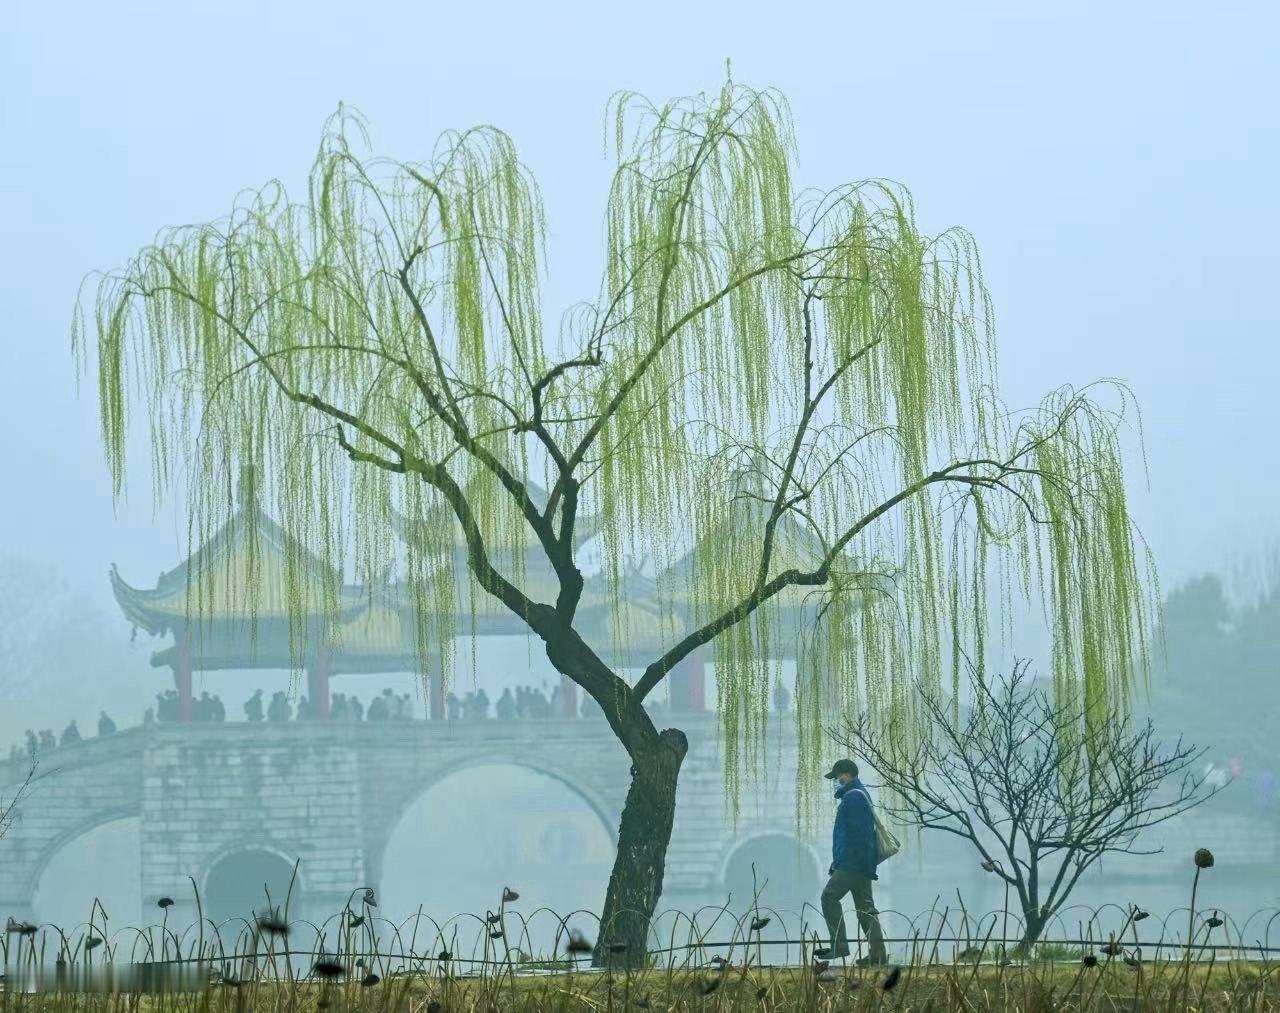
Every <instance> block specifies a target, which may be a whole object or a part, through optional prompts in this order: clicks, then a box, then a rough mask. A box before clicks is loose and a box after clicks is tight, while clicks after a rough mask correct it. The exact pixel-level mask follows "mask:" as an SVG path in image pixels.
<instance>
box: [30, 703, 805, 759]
mask: <svg viewBox="0 0 1280 1013" xmlns="http://www.w3.org/2000/svg"><path fill="white" fill-rule="evenodd" d="M790 706H791V694H790V693H788V692H787V690H786V688H785V687H783V686H782V685H781V684H779V685H778V686H777V687H776V688H775V690H774V709H775V710H776V711H778V712H779V713H786V712H787V711H788V710H789V709H790ZM645 707H646V709H647V710H649V712H650V714H653V715H655V716H656V715H658V714H660V713H665V711H666V710H667V709H668V708H667V705H666V704H665V703H660V702H658V701H654V702H652V703H646V704H645ZM489 709H490V701H489V696H488V694H487V693H485V691H484V690H483V689H477V690H473V691H471V692H468V693H465V694H463V695H462V696H461V697H459V696H458V695H457V694H455V693H449V694H448V695H447V696H446V697H445V717H446V718H448V720H450V721H482V720H485V719H486V718H489V717H490V713H489ZM564 711H565V706H564V699H563V697H562V695H561V691H560V687H559V686H558V685H557V686H556V687H555V688H553V689H552V691H551V693H550V695H548V694H547V693H546V692H545V691H544V690H543V689H539V688H537V687H534V686H517V687H516V688H515V690H514V691H513V690H512V689H510V688H507V689H504V690H503V691H502V695H501V696H500V697H498V699H497V702H496V703H494V704H493V715H492V716H493V717H494V718H496V719H498V720H499V721H515V720H523V719H528V718H532V719H535V720H536V719H543V718H556V717H560V716H562V715H563V714H564ZM578 712H579V713H580V714H581V716H582V717H602V716H603V713H604V712H603V711H602V710H601V709H600V705H599V704H598V703H596V702H595V700H593V699H592V698H591V697H589V696H586V695H585V694H583V699H582V703H581V706H580V707H579V709H578ZM179 715H180V704H179V698H178V691H177V690H173V689H170V690H166V691H165V692H162V693H157V694H156V705H155V707H148V708H147V709H146V712H145V713H144V714H143V716H142V723H143V724H144V725H150V724H152V723H154V722H161V723H169V722H176V721H178V720H179ZM244 716H245V720H246V721H250V722H257V721H267V722H283V721H314V720H328V721H408V720H412V719H414V718H415V717H416V713H415V708H414V703H413V699H412V697H411V696H410V695H409V694H408V693H399V694H397V693H393V692H392V691H391V690H390V689H389V688H388V689H384V690H383V691H382V694H381V695H380V696H376V697H374V698H373V699H372V700H371V701H370V702H369V705H368V706H367V707H366V706H365V705H364V704H363V703H361V702H360V699H359V697H357V696H355V695H354V694H352V695H350V696H348V695H347V694H345V693H335V694H334V695H333V697H332V699H331V700H330V703H329V714H328V716H327V717H324V718H322V716H321V715H319V714H318V713H317V712H316V707H315V705H314V703H313V702H312V701H310V700H308V699H307V698H306V696H302V697H299V698H298V702H297V704H296V705H295V704H293V703H291V702H290V700H289V696H288V694H286V693H284V692H282V691H280V690H277V691H276V692H275V693H273V694H272V696H271V699H270V700H268V701H266V703H265V706H264V702H263V691H262V690H260V689H259V690H255V691H254V694H253V695H252V696H251V697H249V699H248V700H247V701H246V702H245V705H244ZM191 719H192V720H193V721H225V720H226V719H227V708H226V706H225V705H224V704H223V702H222V698H221V697H220V696H218V694H216V693H214V694H210V693H208V692H207V691H206V692H202V693H201V694H200V696H199V697H196V698H194V699H193V700H192V701H191ZM115 732H116V723H115V722H114V721H112V720H111V718H110V717H108V716H107V712H106V711H101V712H99V715H98V735H99V736H104V735H114V734H115ZM82 738H83V736H82V735H81V734H80V729H79V728H78V727H77V725H76V722H75V721H72V722H71V723H70V724H68V725H67V727H66V728H64V729H63V730H62V735H61V736H56V735H54V733H53V731H52V729H48V728H46V729H44V730H42V731H40V732H33V731H31V730H30V729H28V730H27V734H26V741H25V744H24V745H23V746H19V745H16V744H15V745H13V746H10V748H9V759H10V760H15V761H16V760H21V759H23V758H24V757H27V756H30V755H31V754H32V753H33V752H40V753H45V752H48V751H49V750H51V749H55V748H57V747H58V746H60V745H61V746H67V745H71V744H72V743H75V742H79V741H80V740H81V739H82Z"/></svg>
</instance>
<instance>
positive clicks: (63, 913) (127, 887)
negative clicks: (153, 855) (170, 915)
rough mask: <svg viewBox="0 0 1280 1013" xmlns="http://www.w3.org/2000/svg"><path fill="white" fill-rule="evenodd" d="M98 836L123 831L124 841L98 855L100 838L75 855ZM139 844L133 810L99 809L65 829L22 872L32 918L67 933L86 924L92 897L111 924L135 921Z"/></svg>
mask: <svg viewBox="0 0 1280 1013" xmlns="http://www.w3.org/2000/svg"><path fill="white" fill-rule="evenodd" d="M100 831H108V832H110V831H115V832H116V833H117V834H119V833H120V832H123V833H124V835H125V838H126V839H125V840H116V841H113V842H111V843H113V844H114V845H115V847H114V848H110V849H108V851H109V852H115V854H110V853H109V854H106V855H104V854H103V841H102V840H101V839H99V840H98V841H96V842H93V847H92V850H91V853H88V854H83V855H79V856H77V855H75V854H74V853H75V852H76V851H77V850H84V849H87V848H89V845H90V843H91V842H90V841H89V840H88V839H89V838H92V837H95V836H98V834H99V832H100ZM140 842H141V814H140V813H139V811H138V809H137V808H136V807H117V808H112V809H105V810H99V811H97V812H93V813H90V814H89V816H88V818H86V819H84V820H82V821H80V822H78V823H76V824H74V825H71V826H68V827H66V828H65V829H64V830H62V831H61V832H60V833H59V834H58V835H57V836H56V837H54V838H53V839H52V840H50V841H49V842H48V843H47V844H46V845H45V846H44V848H43V850H42V851H41V853H40V855H39V857H38V858H37V859H36V861H35V862H33V863H32V864H31V865H30V866H29V868H28V870H27V882H26V885H25V889H24V891H23V893H24V895H25V896H26V897H27V898H29V900H30V904H31V907H32V909H33V911H34V913H35V915H36V917H38V918H39V919H40V920H41V921H44V922H51V923H53V924H56V925H58V926H59V927H60V928H63V929H66V930H70V929H71V928H72V927H73V926H74V925H77V924H79V923H81V922H84V921H87V920H88V918H89V914H90V910H91V908H92V907H93V901H94V899H95V898H97V899H98V900H100V901H101V903H102V906H103V907H104V908H106V909H107V911H108V913H109V914H110V916H111V917H112V919H113V920H116V921H118V922H120V923H122V924H123V923H132V922H134V921H136V920H137V918H138V916H139V915H140V914H141V912H142V858H141V855H140V853H139V852H140V848H141V844H140ZM64 859H67V861H66V862H64V861H63V860H64ZM77 859H78V860H77ZM104 866H108V867H104ZM72 897H74V899H72Z"/></svg>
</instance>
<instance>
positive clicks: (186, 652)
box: [111, 483, 820, 721]
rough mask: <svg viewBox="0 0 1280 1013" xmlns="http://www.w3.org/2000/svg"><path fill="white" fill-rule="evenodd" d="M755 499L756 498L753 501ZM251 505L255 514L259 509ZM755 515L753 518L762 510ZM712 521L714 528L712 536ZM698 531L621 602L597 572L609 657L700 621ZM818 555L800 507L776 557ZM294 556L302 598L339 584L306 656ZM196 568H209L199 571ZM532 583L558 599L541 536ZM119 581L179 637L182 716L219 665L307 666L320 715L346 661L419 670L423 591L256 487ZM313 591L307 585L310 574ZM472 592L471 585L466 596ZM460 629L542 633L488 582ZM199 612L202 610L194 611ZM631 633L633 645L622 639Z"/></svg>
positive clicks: (348, 670)
mask: <svg viewBox="0 0 1280 1013" xmlns="http://www.w3.org/2000/svg"><path fill="white" fill-rule="evenodd" d="M529 491H530V497H531V499H533V501H534V503H535V505H539V506H545V504H546V501H547V493H546V491H545V490H544V489H542V488H541V487H539V486H537V485H536V484H534V483H530V484H529ZM747 509H752V508H750V507H748V508H747ZM250 512H252V516H250ZM753 519H754V518H753ZM395 525H396V530H397V534H398V535H399V536H400V537H401V538H402V539H404V540H412V539H414V538H415V537H417V536H416V535H415V532H414V531H413V530H412V526H411V525H410V524H409V523H408V522H406V521H405V520H404V518H401V517H396V518H395ZM452 530H453V531H454V539H453V543H452V556H453V567H454V572H455V574H456V578H455V579H457V580H458V582H459V585H460V586H461V585H463V584H464V583H465V584H466V585H467V586H470V581H469V578H468V576H467V572H466V570H467V561H466V546H465V544H464V542H463V539H462V534H461V529H460V528H459V526H458V525H456V524H455V525H452ZM599 530H600V525H599V520H598V518H597V517H595V516H584V517H582V518H581V519H580V520H579V522H578V525H577V532H576V536H575V548H577V547H580V546H581V545H582V544H584V543H585V542H587V541H589V540H590V539H591V538H593V537H594V536H595V535H596V534H598V533H599ZM716 537H717V535H716V534H715V533H713V534H712V535H710V536H707V538H708V539H714V538H716ZM703 547H704V543H699V544H698V545H695V546H694V547H693V549H691V550H690V551H689V552H688V553H687V554H686V555H685V556H684V557H682V558H681V559H680V560H678V561H677V562H676V563H675V564H674V565H672V566H671V567H669V568H668V569H666V570H664V571H663V572H661V573H659V574H658V575H657V577H656V578H651V577H647V576H645V575H643V574H642V573H640V572H639V571H638V570H636V569H634V568H633V569H631V570H629V571H628V572H627V573H625V574H624V575H623V577H622V578H621V579H622V588H621V592H622V593H621V601H622V606H621V609H620V610H618V613H617V614H615V611H614V609H613V608H612V595H611V589H610V587H609V586H608V581H607V580H606V578H605V577H603V576H602V575H600V576H593V577H590V578H588V580H587V582H586V586H585V587H584V589H583V595H582V600H581V603H580V605H579V609H578V614H577V620H576V626H577V629H578V630H579V632H581V633H582V635H583V636H584V637H585V639H586V640H587V641H588V642H589V643H590V644H592V646H593V647H594V648H595V649H596V650H597V651H598V652H600V655H601V657H603V658H604V659H605V660H606V661H607V662H608V663H609V664H611V665H614V666H618V667H627V666H629V665H630V664H632V663H640V662H643V661H647V660H652V659H653V658H655V657H657V656H659V655H660V654H661V653H662V650H663V649H665V647H669V646H670V645H671V644H673V643H674V642H675V640H676V639H677V638H678V637H679V636H681V635H683V634H684V632H685V631H686V630H688V629H690V628H692V624H693V622H694V619H695V617H694V615H693V612H694V603H693V600H692V594H691V588H692V586H693V580H694V579H695V575H696V569H695V565H694V560H695V554H696V553H697V552H698V551H700V550H701V549H702V548H703ZM819 555H820V546H819V543H818V541H817V539H816V538H815V537H814V536H813V535H812V534H811V533H810V532H808V531H807V530H806V529H805V528H803V527H802V526H801V525H800V524H799V523H797V522H796V521H795V520H794V519H793V518H791V517H790V516H784V518H783V519H782V521H781V523H780V524H779V528H778V537H777V541H776V543H775V552H774V564H775V565H774V569H775V570H777V569H781V568H785V567H790V566H797V567H812V566H813V565H814V564H815V563H816V560H817V558H818V557H819ZM494 562H495V563H496V564H497V565H498V566H499V568H500V569H501V570H503V571H504V572H507V573H508V575H511V570H512V567H511V566H510V565H509V564H510V562H511V560H510V559H503V558H502V554H495V558H494ZM290 566H292V567H293V570H294V573H295V575H296V577H295V588H294V590H295V593H301V595H302V600H303V601H323V600H325V597H324V596H325V595H326V593H327V594H329V595H330V596H332V594H333V593H334V592H335V591H336V594H337V601H338V608H337V620H338V621H337V625H336V629H334V628H330V629H328V630H325V629H324V627H325V625H326V624H325V623H324V621H323V620H322V618H321V615H320V610H319V609H316V610H315V615H314V617H313V618H311V619H309V620H308V621H307V622H306V624H305V625H306V635H305V636H304V637H303V643H304V644H305V645H307V646H305V647H304V649H303V651H302V652H301V656H299V651H298V650H297V645H296V643H293V642H291V631H290V624H289V608H288V600H287V597H288V594H289V584H288V581H287V580H286V574H287V573H288V572H289V567H290ZM196 574H200V575H201V576H200V578H199V579H197V577H196ZM520 583H521V585H522V587H523V589H524V590H525V592H526V593H528V594H529V595H530V596H531V597H533V598H534V599H535V600H541V601H552V600H554V598H555V595H556V593H557V591H558V583H557V581H556V577H555V574H554V571H553V570H552V568H551V565H550V563H549V562H548V561H547V559H546V557H545V554H544V553H542V552H541V551H539V550H538V548H537V547H536V545H531V546H530V547H529V548H528V549H526V551H525V559H524V576H523V578H522V580H521V581H520ZM111 584H112V590H113V592H114V594H115V598H116V601H117V602H118V603H119V604H120V608H121V609H122V611H123V612H124V615H125V617H126V618H127V619H128V620H129V621H130V622H131V623H132V624H133V625H134V626H135V627H136V628H140V629H143V630H145V631H146V632H147V633H149V634H151V635H152V636H164V637H169V636H171V637H172V638H173V643H172V644H171V646H169V647H167V648H165V649H163V650H160V651H157V652H155V653H154V654H153V655H152V656H151V664H152V666H154V667H157V668H164V667H167V668H170V669H171V670H172V671H173V679H174V685H175V686H176V688H177V692H178V712H179V719H180V720H183V721H189V720H190V719H191V714H192V692H191V685H192V673H193V672H196V671H214V670H218V669H232V670H241V669H276V670H279V669H293V668H295V666H299V665H300V667H302V668H304V669H305V670H306V673H307V684H308V693H309V696H310V699H311V701H312V704H313V705H314V707H315V710H316V713H317V715H318V716H326V715H327V714H328V713H329V698H330V693H329V685H330V680H331V679H333V678H334V677H337V676H341V675H344V674H356V673H360V674H371V673H378V672H411V671H416V670H418V667H419V662H420V653H419V650H418V645H417V634H416V622H415V615H414V611H413V606H412V603H411V602H410V601H409V599H408V596H407V594H406V593H405V589H404V587H403V585H399V586H397V585H391V586H389V587H386V588H380V589H370V588H367V587H364V586H361V585H349V584H343V583H342V581H341V580H340V579H339V578H338V576H337V575H336V574H335V573H334V572H333V571H332V570H331V569H330V568H329V567H328V566H327V565H326V564H325V563H324V562H323V561H322V560H320V559H318V558H317V557H316V556H314V555H313V554H311V553H309V552H307V551H306V550H305V549H304V548H302V547H301V546H300V545H299V544H298V543H297V542H296V541H295V540H294V539H292V538H291V537H290V536H289V534H288V533H287V532H285V531H284V530H283V529H282V528H281V527H280V525H278V524H277V523H276V522H275V521H274V520H272V519H271V518H270V517H268V516H267V515H266V514H265V513H264V512H263V511H262V509H261V508H260V507H259V506H258V505H257V503H256V501H255V500H253V499H252V498H251V497H250V498H245V499H242V501H241V504H240V508H239V510H238V511H237V512H236V513H235V514H234V515H233V516H232V517H231V519H230V520H229V521H228V522H227V524H226V525H224V526H223V527H222V528H221V529H220V530H219V531H218V532H217V533H216V534H214V535H213V537H211V538H210V539H209V540H208V541H207V542H205V543H204V544H203V545H201V546H200V547H199V548H198V549H196V551H195V552H194V553H193V554H192V555H191V556H190V557H189V558H188V559H186V560H185V561H183V562H182V563H180V564H179V565H178V566H176V567H174V568H173V569H172V570H169V571H167V572H166V573H162V574H161V575H160V577H159V579H158V580H157V581H156V584H155V586H154V587H152V588H145V589H143V588H136V587H134V586H132V585H130V584H129V583H127V582H126V581H125V580H124V579H123V578H122V577H121V576H120V574H119V572H118V570H117V569H116V567H115V565H114V564H113V565H112V567H111ZM299 587H300V588H301V591H300V592H298V590H297V589H298V588H299ZM812 593H813V589H811V588H806V587H793V588H788V589H787V590H785V591H783V592H782V594H781V596H780V600H779V601H777V602H776V604H777V605H780V606H781V608H782V614H781V617H780V618H781V624H780V625H781V629H780V631H779V633H780V635H779V636H778V637H776V638H775V643H774V644H773V645H771V648H770V653H771V655H773V656H774V657H776V658H780V659H781V658H794V656H795V645H796V640H797V637H796V636H795V634H796V633H798V632H799V629H800V625H801V623H802V622H803V620H804V618H805V616H806V615H807V614H811V613H812V611H813V608H814V604H813V600H812V598H811V595H812ZM463 597H464V596H459V598H460V599H463ZM458 605H459V608H458V611H459V614H458V615H456V616H455V617H454V627H453V628H454V629H455V630H458V631H459V633H460V634H467V633H474V635H476V636H530V635H531V634H530V631H529V629H528V627H527V626H526V625H525V624H524V622H523V621H522V620H520V619H519V618H518V617H517V616H514V615H512V614H511V613H510V612H509V611H508V610H507V608H506V607H505V606H504V605H502V603H501V602H499V601H497V600H496V599H494V598H493V597H492V596H490V595H487V594H483V593H477V594H475V595H474V597H467V598H466V600H460V601H459V603H458ZM191 617H197V618H196V619H195V621H194V622H192V621H191ZM620 643H625V649H619V644H620ZM706 658H707V652H706V649H705V648H699V649H697V650H695V651H694V652H692V653H691V654H690V655H689V656H688V657H687V658H686V659H684V661H682V662H681V664H680V665H679V666H677V667H676V668H675V669H674V670H673V671H672V672H671V673H670V675H669V676H668V680H669V690H670V694H671V696H670V700H671V707H672V709H673V710H674V711H677V712H689V711H703V710H705V709H706ZM577 688H578V687H577V685H576V684H575V683H573V682H572V681H571V680H569V679H567V678H564V677H561V693H560V697H561V701H562V704H563V709H564V716H566V717H569V716H576V715H577V710H578V693H577ZM428 713H429V716H430V717H431V718H433V719H441V718H443V717H444V716H445V699H444V687H443V682H442V680H441V677H440V674H439V671H438V670H434V669H433V670H432V671H431V674H430V688H429V704H428Z"/></svg>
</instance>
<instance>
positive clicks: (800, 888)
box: [720, 828, 823, 911]
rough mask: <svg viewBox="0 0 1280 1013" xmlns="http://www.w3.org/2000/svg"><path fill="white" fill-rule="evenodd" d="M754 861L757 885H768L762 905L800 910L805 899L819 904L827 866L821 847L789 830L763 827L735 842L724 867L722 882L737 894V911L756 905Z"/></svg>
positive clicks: (735, 903)
mask: <svg viewBox="0 0 1280 1013" xmlns="http://www.w3.org/2000/svg"><path fill="white" fill-rule="evenodd" d="M752 863H754V864H755V867H756V868H755V873H756V879H755V882H756V885H757V886H760V885H761V884H764V887H763V890H762V891H761V894H760V905H761V907H779V908H782V909H791V908H794V909H797V910H798V908H799V905H800V904H801V903H803V902H805V901H807V902H809V903H811V904H816V903H817V898H818V894H819V892H820V891H821V889H822V868H823V866H822V864H821V860H820V858H819V856H818V852H817V849H815V848H814V846H813V845H812V844H811V843H809V842H807V841H803V840H801V839H799V838H798V837H796V836H795V835H794V834H793V833H790V832H788V831H786V830H782V829H780V828H779V829H767V828H761V829H759V830H757V831H755V832H753V833H751V834H750V835H748V836H746V837H743V838H740V839H738V840H736V841H734V842H733V843H732V844H731V845H730V846H729V848H728V850H727V851H726V853H725V855H724V859H723V861H722V863H721V866H720V883H721V885H722V887H723V888H724V890H725V891H726V893H727V894H728V893H731V894H732V895H733V905H734V908H735V910H738V911H745V910H747V909H748V908H749V907H750V906H751V904H752V900H753V895H752V876H751V866H752ZM765 880H768V882H767V883H765ZM726 899H727V898H726Z"/></svg>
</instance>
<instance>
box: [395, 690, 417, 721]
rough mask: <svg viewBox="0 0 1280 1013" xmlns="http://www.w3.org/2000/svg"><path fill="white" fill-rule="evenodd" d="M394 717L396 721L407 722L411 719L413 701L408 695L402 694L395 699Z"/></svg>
mask: <svg viewBox="0 0 1280 1013" xmlns="http://www.w3.org/2000/svg"><path fill="white" fill-rule="evenodd" d="M395 701H396V702H395V711H394V712H393V713H394V716H395V719H396V720H397V721H408V720H409V719H411V718H412V717H413V700H412V699H411V698H410V697H409V694H408V693H403V694H401V695H400V696H397V697H396V698H395Z"/></svg>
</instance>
